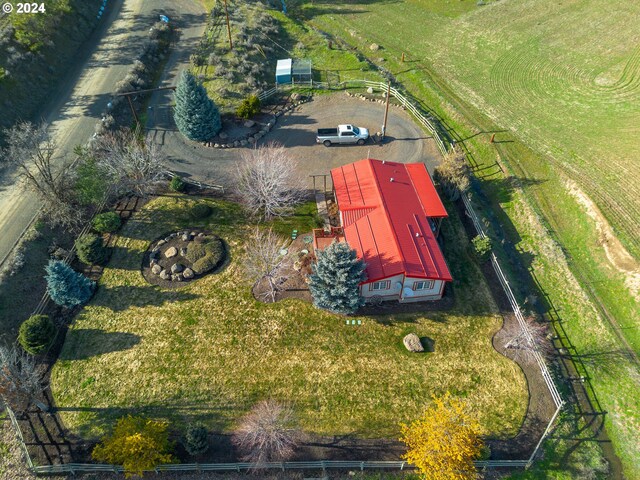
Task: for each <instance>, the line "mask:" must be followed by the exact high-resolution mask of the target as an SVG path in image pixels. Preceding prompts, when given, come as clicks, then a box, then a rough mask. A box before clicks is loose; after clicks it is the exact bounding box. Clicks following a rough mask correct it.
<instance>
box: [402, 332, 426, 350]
mask: <svg viewBox="0 0 640 480" xmlns="http://www.w3.org/2000/svg"><path fill="white" fill-rule="evenodd" d="M402 343H404V346H405V347H406V348H407V350H409V351H410V352H416V353H417V352H424V347H423V346H422V342H420V337H418V335H416V334H415V333H410V334H409V335H406V336H405V337H404V338H403V339H402Z"/></svg>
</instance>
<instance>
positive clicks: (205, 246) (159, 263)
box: [142, 229, 226, 287]
mask: <svg viewBox="0 0 640 480" xmlns="http://www.w3.org/2000/svg"><path fill="white" fill-rule="evenodd" d="M225 257H226V249H225V246H224V242H223V241H222V239H221V238H220V237H218V236H217V235H215V234H213V233H210V232H205V231H202V230H199V229H191V230H181V231H178V232H174V233H170V234H169V235H167V236H165V237H161V238H159V239H157V240H155V241H154V242H151V245H150V246H149V248H148V249H147V251H146V253H145V255H144V258H143V261H142V275H143V276H144V278H145V279H146V280H147V281H148V282H149V283H153V284H154V285H160V286H162V287H178V286H180V285H183V284H184V283H186V282H190V281H192V280H195V279H197V278H200V277H202V276H204V275H206V274H208V273H211V272H213V271H215V270H216V269H217V268H218V267H219V266H220V265H222V263H223V261H224V259H225Z"/></svg>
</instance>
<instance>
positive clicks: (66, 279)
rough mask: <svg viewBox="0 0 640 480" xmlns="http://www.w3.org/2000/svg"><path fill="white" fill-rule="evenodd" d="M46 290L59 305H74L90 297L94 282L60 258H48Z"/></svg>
mask: <svg viewBox="0 0 640 480" xmlns="http://www.w3.org/2000/svg"><path fill="white" fill-rule="evenodd" d="M45 270H46V271H47V275H46V276H45V278H46V280H47V292H48V293H49V296H50V297H51V299H52V300H53V301H54V302H55V303H56V304H57V305H60V306H61V307H69V308H70V307H75V306H76V305H81V304H83V303H85V302H86V301H87V300H89V299H90V298H91V295H92V294H93V289H94V287H95V283H94V282H92V281H91V280H89V279H88V278H87V277H85V276H84V275H82V274H81V273H77V272H75V271H74V270H73V269H72V268H71V267H70V266H69V265H67V264H66V263H64V262H62V261H60V260H50V261H49V264H48V265H47V266H46V267H45Z"/></svg>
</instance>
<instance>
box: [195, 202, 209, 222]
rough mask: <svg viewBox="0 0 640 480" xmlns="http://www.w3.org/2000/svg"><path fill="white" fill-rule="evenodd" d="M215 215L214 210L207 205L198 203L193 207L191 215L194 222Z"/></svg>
mask: <svg viewBox="0 0 640 480" xmlns="http://www.w3.org/2000/svg"><path fill="white" fill-rule="evenodd" d="M212 213H213V210H212V209H211V207H210V206H209V205H207V204H206V203H196V204H195V205H194V206H193V207H191V210H190V214H191V218H193V219H194V220H204V219H205V218H207V217H208V216H209V215H211V214H212Z"/></svg>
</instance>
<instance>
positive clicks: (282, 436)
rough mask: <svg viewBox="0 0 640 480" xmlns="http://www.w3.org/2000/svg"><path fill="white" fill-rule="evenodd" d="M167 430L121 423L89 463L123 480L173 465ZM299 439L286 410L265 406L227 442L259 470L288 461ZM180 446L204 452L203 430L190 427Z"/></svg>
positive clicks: (135, 421) (148, 422) (140, 420)
mask: <svg viewBox="0 0 640 480" xmlns="http://www.w3.org/2000/svg"><path fill="white" fill-rule="evenodd" d="M168 427H169V424H168V423H167V422H164V421H158V420H152V419H148V418H145V417H140V416H138V417H134V416H131V415H128V416H126V417H122V418H120V419H119V420H118V421H117V422H116V425H115V427H114V429H113V431H112V432H111V433H110V434H109V435H107V436H106V437H105V438H104V439H103V440H102V442H100V443H99V444H98V445H96V447H95V448H94V449H93V452H92V457H93V459H94V460H96V461H99V462H106V463H110V464H113V465H122V466H123V467H124V469H125V472H126V475H127V477H129V476H131V475H142V474H143V472H144V471H145V470H152V469H153V468H154V467H155V466H156V465H160V464H164V463H172V462H177V459H176V458H175V457H174V455H173V454H172V451H173V449H174V447H175V444H174V442H172V441H171V440H170V439H169V431H168ZM302 438H303V437H302V434H301V432H300V430H299V429H298V428H297V426H296V419H295V416H294V414H293V409H292V408H291V406H290V405H285V404H283V403H280V402H277V401H275V400H263V401H261V402H258V403H257V404H256V405H255V406H254V407H253V408H252V409H251V410H250V411H249V412H248V413H247V414H246V415H245V416H244V417H242V418H241V419H240V421H239V422H238V425H237V428H236V429H235V430H234V432H233V434H232V436H231V441H232V443H233V445H234V446H235V447H236V448H237V450H238V453H239V454H240V457H241V459H242V460H243V461H245V462H250V463H254V464H256V466H257V467H258V468H259V467H260V466H261V465H264V464H265V463H268V462H281V461H286V460H290V459H291V458H292V456H293V454H294V453H295V450H296V448H297V447H298V445H299V443H300V441H301V439H302ZM183 444H184V447H185V449H186V450H187V452H188V453H189V454H191V455H199V454H202V453H204V452H205V451H207V449H208V447H209V438H208V432H207V429H206V427H204V425H202V424H194V425H190V426H189V427H188V429H187V432H186V435H185V436H184V437H183Z"/></svg>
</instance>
